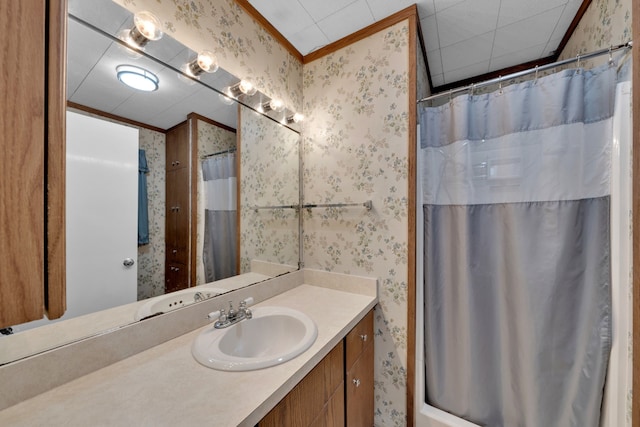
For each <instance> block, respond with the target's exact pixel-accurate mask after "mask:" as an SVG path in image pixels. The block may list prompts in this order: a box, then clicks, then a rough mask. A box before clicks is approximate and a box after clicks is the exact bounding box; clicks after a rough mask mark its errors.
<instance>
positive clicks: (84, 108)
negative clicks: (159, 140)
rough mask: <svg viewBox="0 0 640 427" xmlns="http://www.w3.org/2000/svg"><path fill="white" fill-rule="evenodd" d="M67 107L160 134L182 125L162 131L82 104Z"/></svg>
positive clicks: (72, 103) (70, 103)
mask: <svg viewBox="0 0 640 427" xmlns="http://www.w3.org/2000/svg"><path fill="white" fill-rule="evenodd" d="M67 107H69V108H73V109H76V110H80V111H84V112H85V113H89V114H95V115H96V116H101V117H104V118H106V119H111V120H116V121H119V122H122V123H126V124H129V125H131V126H136V127H139V128H144V129H149V130H152V131H155V132H160V133H167V132H168V131H169V130H171V129H173V128H175V127H176V126H180V125H181V124H182V123H178V124H177V125H176V126H173V127H172V128H171V129H162V128H159V127H156V126H151V125H148V124H146V123H142V122H138V121H135V120H131V119H127V118H126V117H122V116H118V115H116V114H111V113H107V112H105V111H102V110H97V109H95V108H92V107H87V106H86V105H82V104H77V103H75V102H71V101H67Z"/></svg>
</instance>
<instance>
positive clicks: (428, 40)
mask: <svg viewBox="0 0 640 427" xmlns="http://www.w3.org/2000/svg"><path fill="white" fill-rule="evenodd" d="M420 28H421V29H422V36H423V38H424V43H425V49H426V50H427V52H430V51H432V50H436V49H440V38H439V36H438V25H437V24H436V15H431V16H427V17H426V18H424V19H421V20H420Z"/></svg>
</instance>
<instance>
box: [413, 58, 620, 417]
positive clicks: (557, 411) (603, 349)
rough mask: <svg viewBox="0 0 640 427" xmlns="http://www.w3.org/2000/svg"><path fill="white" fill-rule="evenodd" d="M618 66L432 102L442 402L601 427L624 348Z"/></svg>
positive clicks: (426, 176)
mask: <svg viewBox="0 0 640 427" xmlns="http://www.w3.org/2000/svg"><path fill="white" fill-rule="evenodd" d="M615 85H616V69H615V67H610V66H606V67H602V68H599V69H595V70H593V71H585V70H578V69H574V70H564V71H561V72H559V73H556V74H553V75H550V76H547V77H544V78H540V79H537V80H533V81H529V82H525V83H521V84H516V85H513V86H510V87H507V88H504V89H502V90H500V91H496V92H492V93H489V94H485V95H478V96H466V95H465V96H460V97H456V98H454V99H453V100H451V101H449V102H448V103H446V104H444V105H442V106H438V107H421V109H420V111H419V114H420V125H421V141H420V148H421V149H420V173H421V187H422V199H423V212H424V283H423V286H424V300H425V302H424V312H425V332H424V352H425V353H424V357H425V377H426V378H425V381H426V393H425V395H426V400H427V402H426V403H428V404H430V405H432V406H435V407H437V408H440V409H442V410H444V411H447V412H450V413H452V414H454V415H457V416H459V417H461V418H464V419H467V420H469V421H471V422H474V423H477V424H479V425H483V426H491V427H499V426H505V427H506V426H509V427H510V426H522V427H540V426H544V427H554V426H557V427H565V426H576V427H587V426H592V427H597V426H598V425H599V420H600V410H601V405H602V396H603V387H604V382H605V377H606V368H607V363H608V358H609V352H610V348H611V296H610V293H611V290H610V285H611V279H610V276H611V272H610V271H611V267H610V263H611V260H610V238H609V236H610V231H609V228H610V225H609V198H610V181H609V178H610V177H609V169H610V153H611V151H610V150H611V142H612V115H613V106H614V93H615Z"/></svg>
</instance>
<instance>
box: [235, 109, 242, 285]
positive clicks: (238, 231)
mask: <svg viewBox="0 0 640 427" xmlns="http://www.w3.org/2000/svg"><path fill="white" fill-rule="evenodd" d="M237 108H238V131H237V133H236V194H237V197H236V274H240V273H241V266H240V261H241V260H242V257H241V255H242V240H241V239H242V233H241V230H242V215H240V203H241V200H240V199H241V197H240V195H241V194H242V192H241V191H240V190H241V188H242V185H241V181H242V168H241V165H242V162H240V158H241V152H242V143H241V142H242V104H240V103H238V107H237Z"/></svg>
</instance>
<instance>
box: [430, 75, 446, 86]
mask: <svg viewBox="0 0 640 427" xmlns="http://www.w3.org/2000/svg"><path fill="white" fill-rule="evenodd" d="M431 84H432V85H433V87H438V86H442V85H443V84H444V74H434V75H432V76H431Z"/></svg>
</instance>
